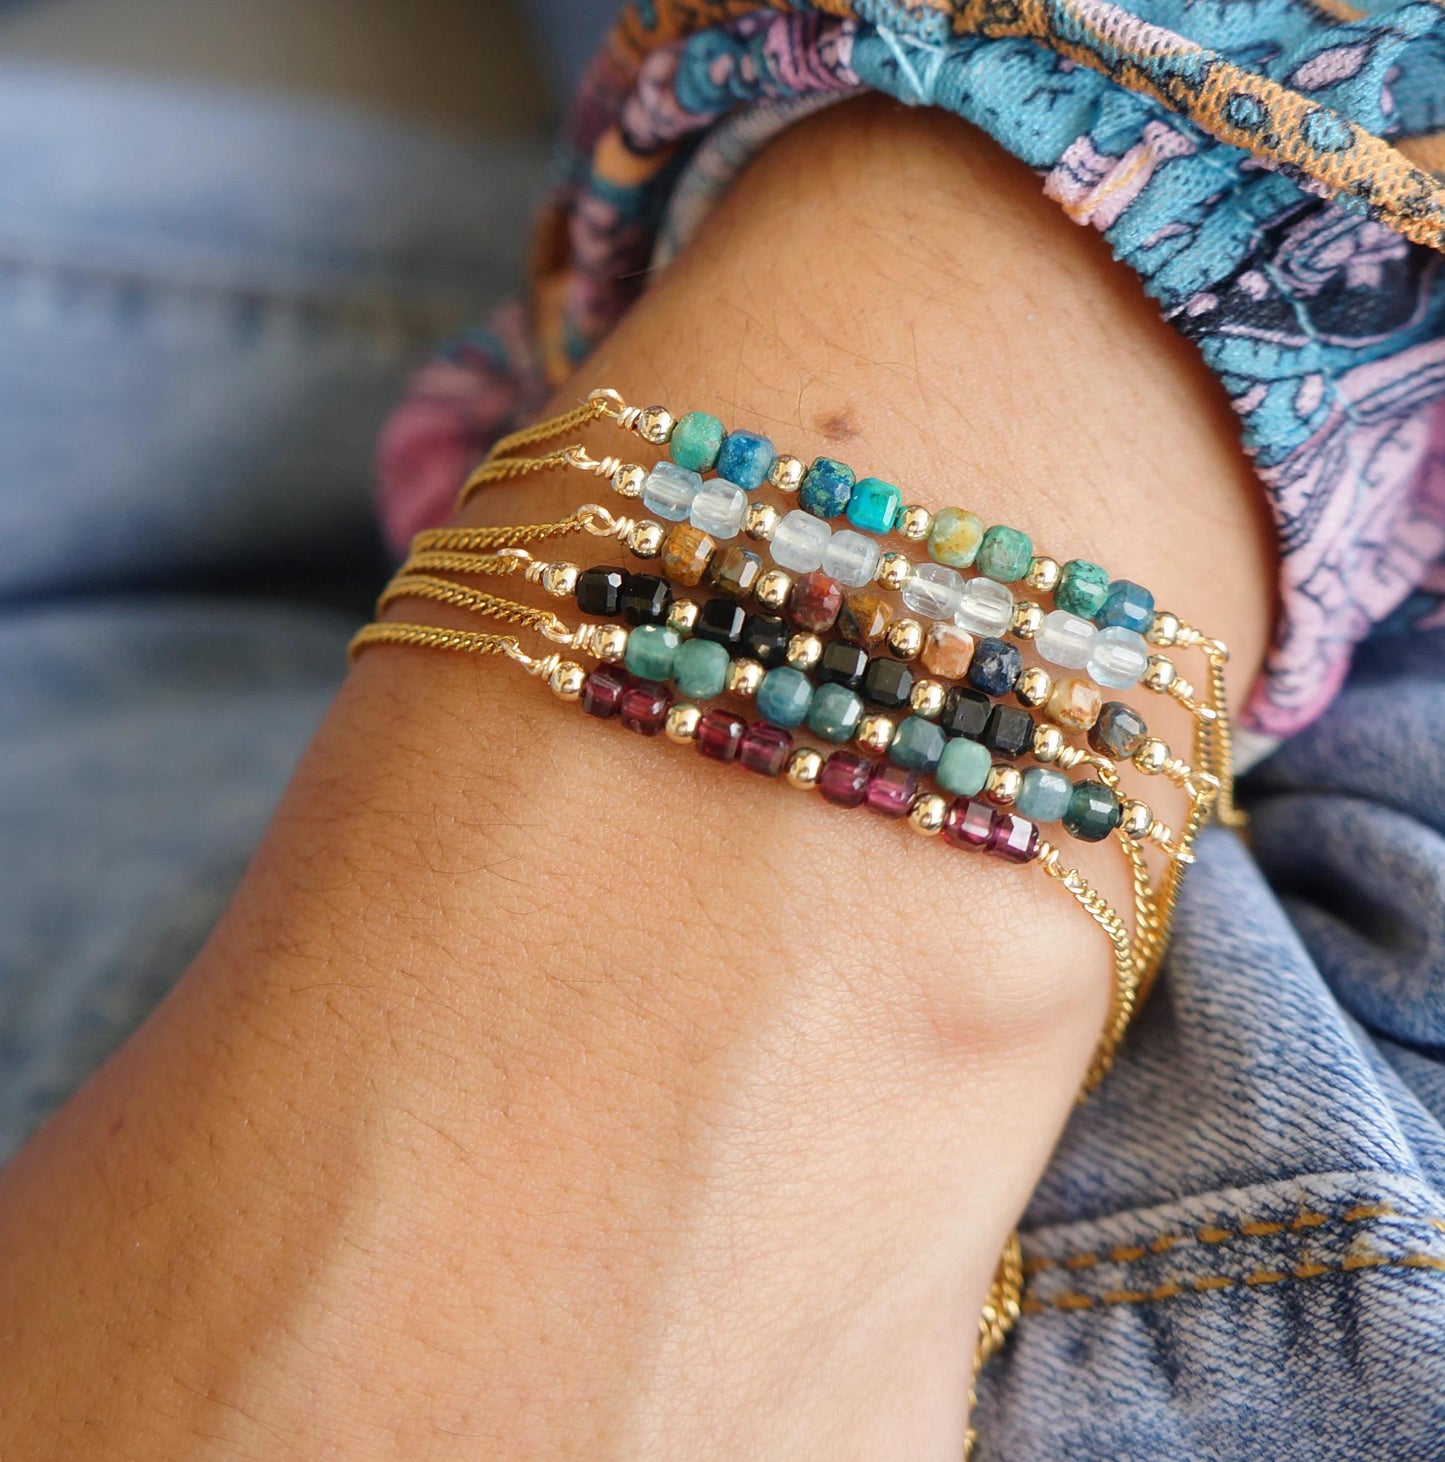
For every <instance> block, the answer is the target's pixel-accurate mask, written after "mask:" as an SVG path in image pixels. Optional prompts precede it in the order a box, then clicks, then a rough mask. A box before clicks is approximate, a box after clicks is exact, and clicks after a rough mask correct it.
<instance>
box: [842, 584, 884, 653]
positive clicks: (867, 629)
mask: <svg viewBox="0 0 1445 1462" xmlns="http://www.w3.org/2000/svg"><path fill="white" fill-rule="evenodd" d="M892 618H893V609H892V606H891V605H890V604H889V603H888V601H887V600H886V599H885V598H884V597H883V596H882V595H881V594H875V593H874V592H873V590H871V589H854V590H853V591H852V592H851V593H849V594H845V595H844V596H843V607H842V609H840V610H839V611H838V626H837V627H838V637H839V638H840V639H843V640H846V641H847V642H848V643H849V644H850V645H861V646H862V647H863V648H864V649H865V650H873V649H876V648H877V647H878V646H879V645H881V644H882V643H883V637H884V636H885V635H886V634H887V633H888V625H889V623H890V621H891V620H892Z"/></svg>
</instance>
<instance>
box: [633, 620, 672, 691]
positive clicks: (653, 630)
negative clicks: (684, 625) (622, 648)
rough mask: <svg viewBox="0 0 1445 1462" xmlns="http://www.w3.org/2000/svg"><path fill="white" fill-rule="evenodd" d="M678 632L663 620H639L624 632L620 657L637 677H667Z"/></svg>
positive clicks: (659, 678)
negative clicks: (650, 621)
mask: <svg viewBox="0 0 1445 1462" xmlns="http://www.w3.org/2000/svg"><path fill="white" fill-rule="evenodd" d="M681 647H682V636H681V635H680V634H678V632H677V631H676V630H675V629H669V628H668V627H667V626H666V625H665V624H640V625H638V626H637V627H636V628H635V629H634V630H633V631H632V632H631V633H630V634H629V635H628V636H627V653H626V654H625V655H624V656H623V660H624V662H625V664H626V665H627V668H628V669H629V670H630V671H631V672H632V673H633V674H634V675H635V676H637V677H638V679H639V680H671V679H672V672H673V667H674V666H675V665H676V664H677V652H678V650H679V649H680V648H681Z"/></svg>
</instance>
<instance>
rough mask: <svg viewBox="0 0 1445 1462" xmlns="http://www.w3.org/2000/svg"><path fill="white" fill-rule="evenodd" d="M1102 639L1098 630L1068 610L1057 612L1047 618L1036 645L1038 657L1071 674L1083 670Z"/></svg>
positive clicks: (1047, 615)
mask: <svg viewBox="0 0 1445 1462" xmlns="http://www.w3.org/2000/svg"><path fill="white" fill-rule="evenodd" d="M1098 637H1099V631H1098V629H1097V627H1096V626H1094V625H1092V624H1090V623H1089V621H1088V620H1087V619H1083V618H1081V617H1080V616H1079V615H1077V614H1070V613H1069V612H1068V611H1067V610H1066V609H1055V610H1054V611H1053V613H1051V614H1046V615H1045V616H1044V627H1043V628H1042V629H1041V630H1040V631H1039V633H1038V636H1037V638H1036V639H1035V640H1034V644H1035V645H1036V646H1037V647H1038V652H1039V655H1040V657H1041V658H1042V659H1044V660H1047V661H1048V662H1049V664H1050V665H1063V666H1065V667H1066V668H1067V669H1069V670H1082V669H1083V668H1084V666H1085V665H1087V664H1088V663H1089V656H1090V655H1092V654H1093V653H1094V641H1095V640H1097V639H1098Z"/></svg>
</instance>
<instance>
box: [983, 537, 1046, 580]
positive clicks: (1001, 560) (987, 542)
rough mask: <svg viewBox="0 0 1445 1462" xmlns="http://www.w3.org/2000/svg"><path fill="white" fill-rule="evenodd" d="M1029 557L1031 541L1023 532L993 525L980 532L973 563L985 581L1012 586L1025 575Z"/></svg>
mask: <svg viewBox="0 0 1445 1462" xmlns="http://www.w3.org/2000/svg"><path fill="white" fill-rule="evenodd" d="M1033 556H1034V545H1033V541H1032V539H1030V538H1029V535H1028V534H1027V533H1020V532H1019V530H1018V529H1017V528H1005V527H1004V526H1003V525H1002V524H995V525H994V526H993V527H992V528H990V529H988V530H987V531H986V532H985V533H984V535H983V542H982V543H980V544H979V545H978V556H977V557H976V558H975V559H974V561H973V562H974V567H975V568H976V569H977V570H978V571H979V573H981V574H982V575H983V576H984V577H985V578H988V579H995V580H997V582H999V583H1000V584H1012V583H1015V582H1016V581H1017V580H1019V579H1021V578H1023V576H1024V575H1025V574H1026V573H1028V571H1029V564H1030V563H1031V562H1032V560H1033Z"/></svg>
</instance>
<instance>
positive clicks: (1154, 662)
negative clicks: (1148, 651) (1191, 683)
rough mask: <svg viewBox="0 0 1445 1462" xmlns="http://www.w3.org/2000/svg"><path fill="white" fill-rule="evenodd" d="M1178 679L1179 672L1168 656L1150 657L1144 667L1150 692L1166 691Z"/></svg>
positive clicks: (1146, 683) (1145, 679)
mask: <svg viewBox="0 0 1445 1462" xmlns="http://www.w3.org/2000/svg"><path fill="white" fill-rule="evenodd" d="M1178 679H1179V672H1178V670H1176V669H1175V668H1174V662H1173V661H1172V660H1171V659H1170V658H1169V657H1168V656H1167V655H1150V657H1149V663H1148V664H1147V665H1146V666H1145V667H1144V684H1145V686H1146V687H1147V688H1148V689H1149V690H1157V691H1161V692H1162V691H1166V690H1168V689H1169V687H1170V686H1171V685H1173V684H1174V682H1175V681H1176V680H1178Z"/></svg>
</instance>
